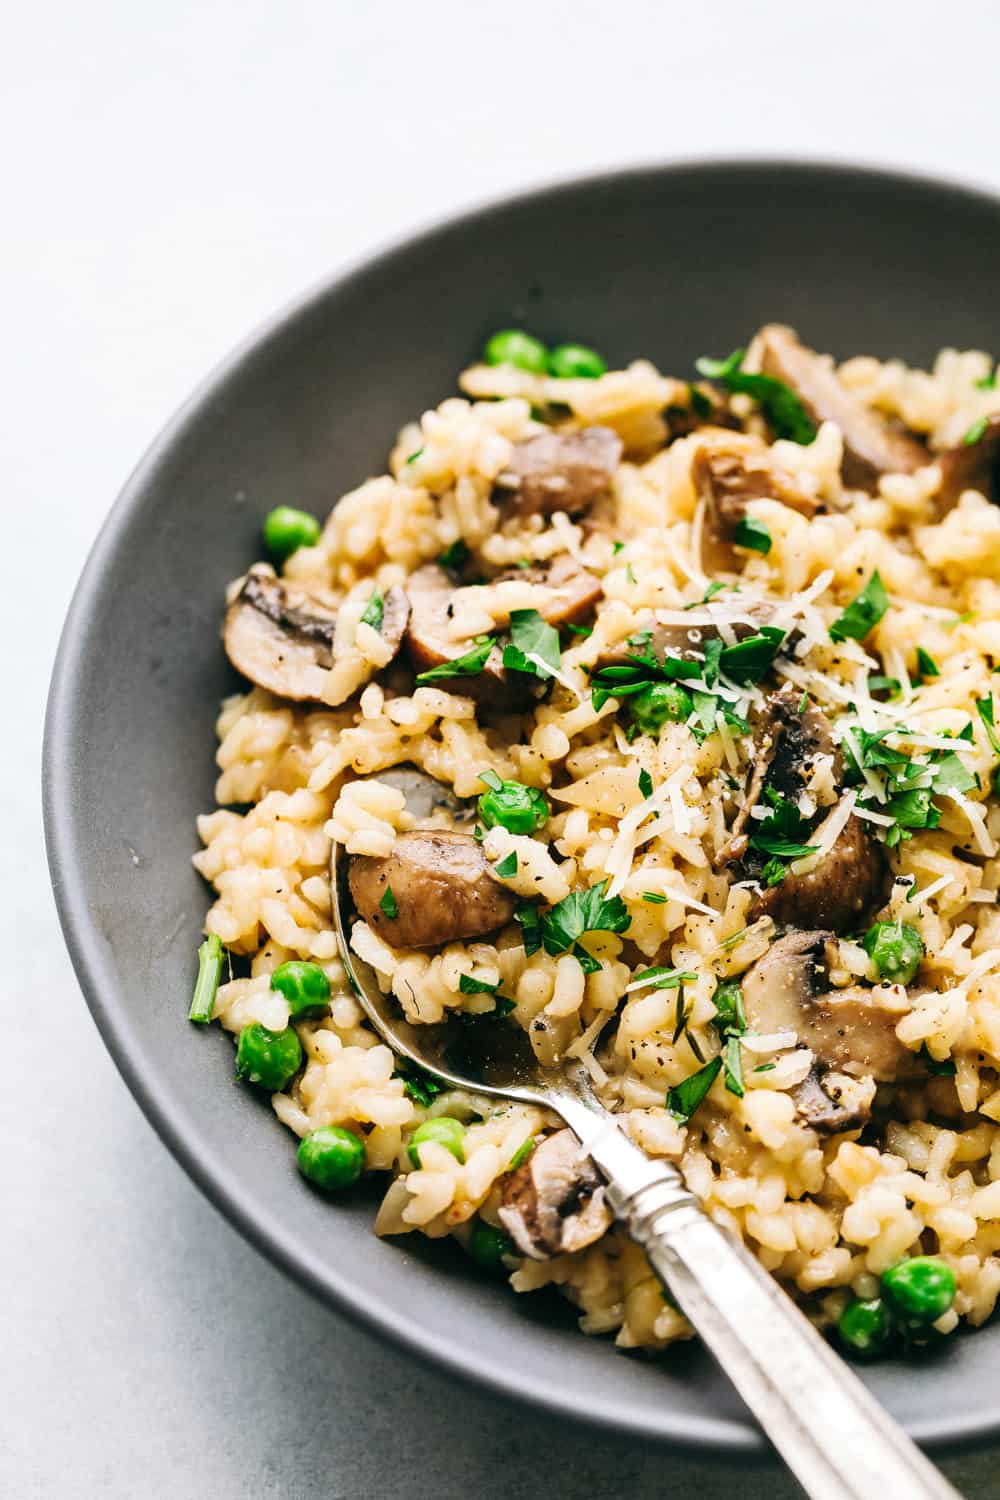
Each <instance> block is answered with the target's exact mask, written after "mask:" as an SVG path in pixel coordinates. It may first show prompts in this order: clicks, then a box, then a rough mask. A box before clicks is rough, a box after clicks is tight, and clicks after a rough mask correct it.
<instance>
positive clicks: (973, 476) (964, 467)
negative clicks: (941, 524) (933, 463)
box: [937, 413, 1000, 509]
mask: <svg viewBox="0 0 1000 1500" xmlns="http://www.w3.org/2000/svg"><path fill="white" fill-rule="evenodd" d="M937 462H938V465H939V467H940V469H941V487H940V489H939V490H938V497H939V499H940V501H941V504H942V507H943V508H945V509H948V508H950V507H951V506H952V505H954V504H955V503H956V501H957V500H958V499H959V497H960V496H961V494H962V491H963V490H979V491H980V492H981V493H982V494H984V495H985V496H986V498H987V499H988V500H995V501H1000V413H998V414H997V415H996V416H995V417H990V418H989V419H988V420H987V422H986V426H985V427H984V429H983V432H982V436H981V437H978V438H977V439H976V441H975V442H974V443H958V444H957V445H956V446H955V447H954V448H946V449H945V450H944V451H943V452H942V453H939V454H938V458H937Z"/></svg>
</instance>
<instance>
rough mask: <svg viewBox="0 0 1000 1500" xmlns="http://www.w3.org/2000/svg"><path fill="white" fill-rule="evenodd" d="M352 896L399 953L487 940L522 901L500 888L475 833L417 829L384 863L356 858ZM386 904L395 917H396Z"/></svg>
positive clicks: (352, 866)
mask: <svg viewBox="0 0 1000 1500" xmlns="http://www.w3.org/2000/svg"><path fill="white" fill-rule="evenodd" d="M348 880H349V883H350V887H351V896H352V897H353V900H354V905H355V906H356V907H357V910H358V912H359V913H360V915H361V916H362V917H363V918H364V919H365V921H366V922H367V923H368V925H369V927H371V928H372V929H373V930H374V931H375V932H377V933H378V935H379V937H381V938H384V939H385V941H386V942H387V943H389V944H390V945H391V946H392V947H394V948H436V947H438V945H439V944H441V943H454V942H458V941H459V940H460V939H463V938H477V937H485V935H486V934H487V933H488V932H496V931H497V929H498V928H500V927H503V926H505V925H506V924H507V923H508V922H509V921H510V920H511V918H512V917H513V915H514V908H515V906H516V905H517V898H516V897H515V896H514V895H513V894H512V893H511V892H510V891H508V890H507V889H506V887H505V886H503V885H501V884H500V882H499V881H498V880H497V879H496V877H495V875H494V874H493V866H492V865H491V864H490V862H489V860H488V859H487V858H486V856H485V854H484V853H483V851H482V848H481V846H480V845H479V844H478V843H477V841H476V840H475V839H474V838H473V837H472V835H471V834H468V833H451V832H448V831H445V830H439V829H414V830H413V831H412V832H410V833H403V834H400V836H399V837H398V838H397V839H396V842H395V844H394V845H393V848H392V853H391V854H388V855H386V856H385V858H383V859H378V858H375V857H374V856H370V855H353V856H352V858H351V862H350V866H349V869H348ZM388 890H391V891H392V899H391V901H388V902H386V904H387V905H388V906H389V908H390V911H391V910H393V909H395V913H396V915H395V916H389V915H388V913H387V912H386V911H385V909H384V907H383V905H382V903H383V901H385V900H386V891H388Z"/></svg>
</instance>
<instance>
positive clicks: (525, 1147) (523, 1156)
mask: <svg viewBox="0 0 1000 1500" xmlns="http://www.w3.org/2000/svg"><path fill="white" fill-rule="evenodd" d="M534 1149H535V1137H534V1136H533V1135H529V1136H528V1139H527V1140H526V1141H522V1142H521V1144H520V1146H518V1148H517V1150H516V1151H515V1152H514V1155H513V1156H512V1157H511V1159H510V1163H509V1165H508V1167H507V1171H508V1172H516V1171H517V1169H518V1167H520V1166H522V1165H523V1164H524V1163H525V1162H526V1161H527V1160H528V1157H529V1156H530V1155H531V1153H532V1151H534Z"/></svg>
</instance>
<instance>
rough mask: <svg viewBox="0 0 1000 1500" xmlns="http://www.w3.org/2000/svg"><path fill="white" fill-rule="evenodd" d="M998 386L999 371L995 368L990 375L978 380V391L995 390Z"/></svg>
mask: <svg viewBox="0 0 1000 1500" xmlns="http://www.w3.org/2000/svg"><path fill="white" fill-rule="evenodd" d="M996 388H997V372H996V370H993V371H992V372H991V373H990V374H989V375H984V376H983V378H982V380H977V381H976V390H977V391H995V390H996Z"/></svg>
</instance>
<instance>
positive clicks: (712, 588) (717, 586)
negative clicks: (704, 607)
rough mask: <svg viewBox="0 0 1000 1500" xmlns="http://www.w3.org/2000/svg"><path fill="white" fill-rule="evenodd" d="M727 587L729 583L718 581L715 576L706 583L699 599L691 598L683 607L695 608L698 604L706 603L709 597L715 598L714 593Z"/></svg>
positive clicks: (718, 592)
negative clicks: (706, 586)
mask: <svg viewBox="0 0 1000 1500" xmlns="http://www.w3.org/2000/svg"><path fill="white" fill-rule="evenodd" d="M727 588H729V584H728V583H720V582H719V580H718V579H717V578H716V579H713V581H712V582H711V583H710V584H709V585H708V588H707V589H706V590H705V592H704V593H703V594H702V596H701V598H700V599H692V601H691V603H690V604H685V606H684V608H685V609H697V608H698V606H699V604H707V603H708V602H709V600H710V599H714V598H715V596H716V594H721V593H722V591H723V589H727Z"/></svg>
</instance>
